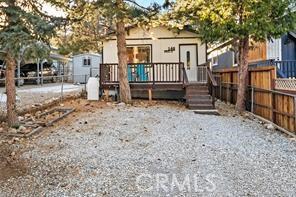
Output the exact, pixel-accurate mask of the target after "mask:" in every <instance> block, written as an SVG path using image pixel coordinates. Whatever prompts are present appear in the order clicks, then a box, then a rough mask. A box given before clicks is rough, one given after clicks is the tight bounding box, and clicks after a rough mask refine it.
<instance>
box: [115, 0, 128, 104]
mask: <svg viewBox="0 0 296 197" xmlns="http://www.w3.org/2000/svg"><path fill="white" fill-rule="evenodd" d="M116 2H117V6H118V7H119V8H121V7H122V6H123V1H122V0H117V1H116ZM116 30H117V51H118V54H117V55H118V73H119V92H120V95H119V96H120V101H121V102H124V103H130V102H131V90H130V86H129V82H128V76H127V49H126V40H125V25H124V21H123V19H120V18H118V19H117V23H116Z"/></svg>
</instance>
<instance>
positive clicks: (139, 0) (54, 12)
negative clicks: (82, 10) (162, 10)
mask: <svg viewBox="0 0 296 197" xmlns="http://www.w3.org/2000/svg"><path fill="white" fill-rule="evenodd" d="M136 2H137V3H139V4H140V5H142V6H146V7H147V6H149V5H150V4H152V3H154V2H156V3H158V4H160V5H162V4H163V3H164V0H136ZM43 10H44V11H46V12H47V13H48V14H50V15H53V16H63V15H64V14H63V12H61V11H59V10H57V9H56V8H54V7H52V6H50V5H49V4H45V5H44V7H43Z"/></svg>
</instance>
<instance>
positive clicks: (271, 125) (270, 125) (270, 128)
mask: <svg viewBox="0 0 296 197" xmlns="http://www.w3.org/2000/svg"><path fill="white" fill-rule="evenodd" d="M264 127H265V128H266V129H269V130H274V129H275V127H274V126H273V124H270V123H269V124H265V125H264Z"/></svg>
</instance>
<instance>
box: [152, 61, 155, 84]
mask: <svg viewBox="0 0 296 197" xmlns="http://www.w3.org/2000/svg"><path fill="white" fill-rule="evenodd" d="M152 80H153V85H155V64H153V63H152Z"/></svg>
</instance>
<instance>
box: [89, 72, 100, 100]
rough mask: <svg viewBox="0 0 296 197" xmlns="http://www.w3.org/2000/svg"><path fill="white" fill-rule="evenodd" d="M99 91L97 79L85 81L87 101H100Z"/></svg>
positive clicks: (91, 78) (92, 78)
mask: <svg viewBox="0 0 296 197" xmlns="http://www.w3.org/2000/svg"><path fill="white" fill-rule="evenodd" d="M99 89H100V82H99V78H97V77H90V78H89V79H88V81H87V84H86V91H87V100H89V101H98V100H99V99H100V96H99V93H100V91H99Z"/></svg>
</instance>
